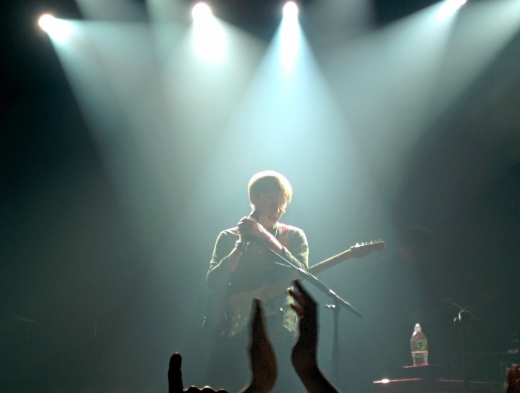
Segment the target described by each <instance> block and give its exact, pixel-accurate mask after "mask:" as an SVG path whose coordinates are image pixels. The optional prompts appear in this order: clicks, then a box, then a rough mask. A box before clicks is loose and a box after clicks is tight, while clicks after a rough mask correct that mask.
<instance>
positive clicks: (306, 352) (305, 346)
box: [289, 280, 339, 393]
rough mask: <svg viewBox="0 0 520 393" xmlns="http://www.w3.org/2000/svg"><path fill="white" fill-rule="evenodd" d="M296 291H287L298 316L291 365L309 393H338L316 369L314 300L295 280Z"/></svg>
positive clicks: (316, 332) (316, 331) (317, 368)
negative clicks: (296, 338) (298, 330)
mask: <svg viewBox="0 0 520 393" xmlns="http://www.w3.org/2000/svg"><path fill="white" fill-rule="evenodd" d="M293 283H294V286H295V287H296V288H297V291H293V290H291V289H290V290H289V294H290V295H291V296H292V298H293V299H294V300H295V303H294V304H291V308H292V309H293V310H294V311H295V312H296V314H298V320H299V329H300V335H299V337H298V340H297V341H296V344H294V347H293V350H292V356H291V360H292V364H293V366H294V370H295V371H296V373H297V374H298V376H299V377H300V379H301V381H302V383H303V384H304V386H305V388H306V389H307V391H308V392H309V393H338V392H339V391H338V390H337V389H336V388H335V387H334V386H333V385H332V384H331V383H330V382H329V381H328V380H327V378H325V376H324V375H323V374H322V372H321V370H320V369H319V367H318V363H317V360H316V352H317V348H318V315H317V307H316V302H315V301H314V299H313V298H312V297H311V296H310V295H309V294H308V292H307V291H306V290H305V289H304V288H303V286H302V284H301V283H300V281H299V280H295V281H294V282H293Z"/></svg>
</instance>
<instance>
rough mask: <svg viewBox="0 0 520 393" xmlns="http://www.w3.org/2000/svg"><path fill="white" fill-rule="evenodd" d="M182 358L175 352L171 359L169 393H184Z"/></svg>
mask: <svg viewBox="0 0 520 393" xmlns="http://www.w3.org/2000/svg"><path fill="white" fill-rule="evenodd" d="M181 367H182V356H181V354H180V353H178V352H175V353H174V354H173V355H172V356H171V357H170V365H169V367H168V391H169V393H182V391H183V389H184V386H183V384H182V370H181Z"/></svg>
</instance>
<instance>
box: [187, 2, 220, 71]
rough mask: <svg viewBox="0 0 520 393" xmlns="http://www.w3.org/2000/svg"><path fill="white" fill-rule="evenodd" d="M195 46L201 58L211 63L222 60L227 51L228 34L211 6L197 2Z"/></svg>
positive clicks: (194, 20)
mask: <svg viewBox="0 0 520 393" xmlns="http://www.w3.org/2000/svg"><path fill="white" fill-rule="evenodd" d="M192 16H193V48H194V50H195V53H196V54H197V55H198V56H199V58H201V59H203V60H205V61H208V62H210V63H219V62H221V61H222V60H223V59H224V57H225V53H226V36H225V34H224V29H223V28H222V25H221V24H220V23H219V21H218V20H217V19H216V18H215V17H214V16H213V13H212V12H211V8H210V7H209V6H208V5H207V4H205V3H197V4H196V5H195V6H194V7H193V9H192Z"/></svg>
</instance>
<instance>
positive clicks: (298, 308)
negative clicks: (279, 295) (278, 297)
mask: <svg viewBox="0 0 520 393" xmlns="http://www.w3.org/2000/svg"><path fill="white" fill-rule="evenodd" d="M289 306H290V307H291V308H292V309H293V310H294V311H295V312H296V314H297V315H298V316H299V317H303V315H304V314H305V313H304V311H303V307H301V306H297V305H296V304H289Z"/></svg>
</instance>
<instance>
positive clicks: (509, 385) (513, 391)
mask: <svg viewBox="0 0 520 393" xmlns="http://www.w3.org/2000/svg"><path fill="white" fill-rule="evenodd" d="M504 393H520V369H519V368H518V364H513V365H512V366H511V367H508V368H506V379H505V382H504Z"/></svg>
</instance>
